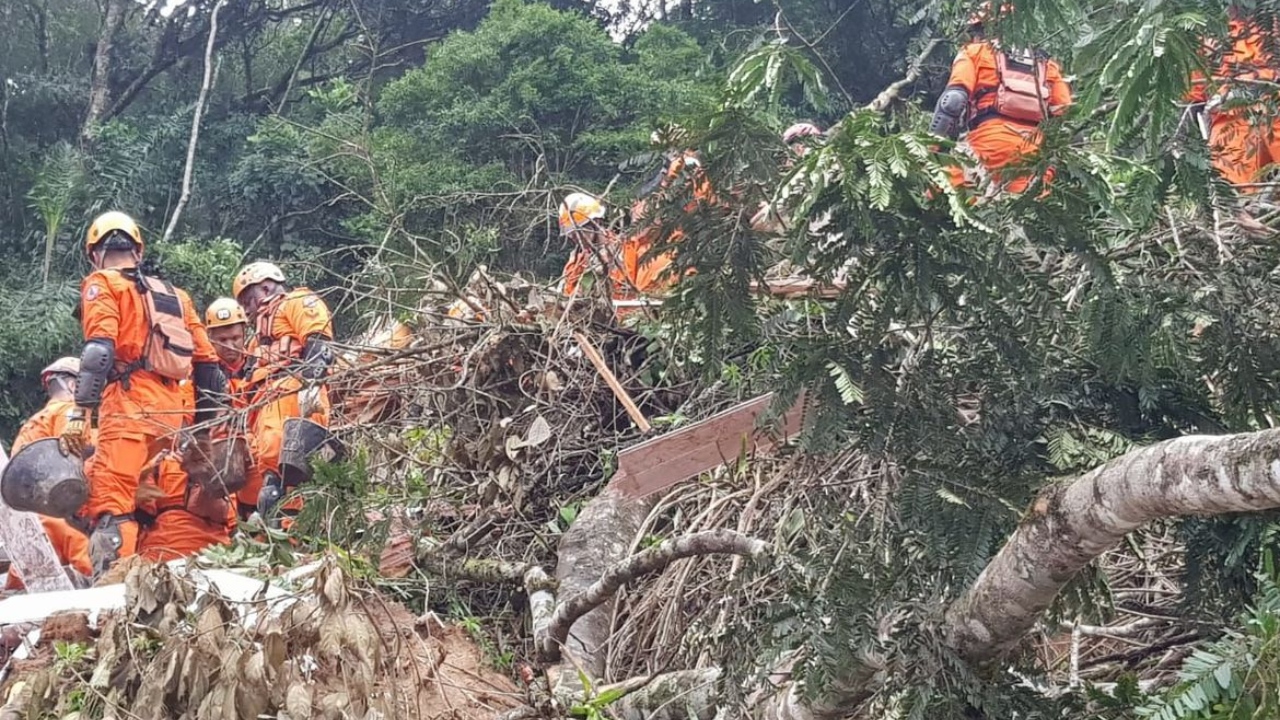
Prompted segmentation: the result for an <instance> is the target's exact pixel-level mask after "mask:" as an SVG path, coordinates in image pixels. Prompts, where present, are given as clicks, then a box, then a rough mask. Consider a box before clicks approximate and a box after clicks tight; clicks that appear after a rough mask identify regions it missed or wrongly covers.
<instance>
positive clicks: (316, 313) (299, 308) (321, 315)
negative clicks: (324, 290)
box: [280, 291, 333, 343]
mask: <svg viewBox="0 0 1280 720" xmlns="http://www.w3.org/2000/svg"><path fill="white" fill-rule="evenodd" d="M280 314H281V315H283V316H284V319H285V322H287V323H288V324H289V331H290V333H291V334H292V335H293V336H294V337H295V338H297V339H298V341H299V342H300V343H301V342H306V340H307V338H309V337H311V336H312V335H317V334H319V335H323V336H324V337H326V338H329V339H330V340H332V339H333V319H332V317H330V315H329V306H328V305H325V304H324V300H321V299H320V296H319V295H316V294H315V293H313V292H310V291H308V292H306V293H305V294H299V295H297V296H296V297H292V298H289V300H288V301H286V302H285V304H284V307H282V308H281V309H280Z"/></svg>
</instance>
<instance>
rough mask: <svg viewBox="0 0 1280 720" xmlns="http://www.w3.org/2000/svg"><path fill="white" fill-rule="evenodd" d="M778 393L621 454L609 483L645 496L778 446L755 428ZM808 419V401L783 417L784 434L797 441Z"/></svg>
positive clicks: (632, 494)
mask: <svg viewBox="0 0 1280 720" xmlns="http://www.w3.org/2000/svg"><path fill="white" fill-rule="evenodd" d="M773 397H774V395H773V393H768V394H767V395H761V396H760V397H758V398H755V399H753V400H748V401H747V402H744V403H742V404H741V405H736V406H734V407H731V408H729V409H728V410H725V411H724V412H722V413H719V414H717V415H713V416H711V417H709V418H707V419H706V420H702V421H699V422H696V423H694V424H692V425H689V426H687V427H683V428H680V429H679V430H675V431H672V432H669V433H667V434H665V435H662V436H660V437H656V438H653V439H652V440H646V441H644V442H642V443H640V444H638V445H633V446H631V447H629V448H627V449H626V450H623V451H622V452H621V453H618V472H617V473H616V474H615V475H614V476H613V480H612V481H610V485H612V486H613V487H614V488H616V489H617V490H619V491H621V492H622V493H623V494H625V495H629V496H631V497H636V498H641V497H644V496H646V495H650V494H652V493H655V492H658V491H659V490H663V489H665V488H668V487H671V486H672V485H675V484H676V483H678V482H682V481H684V480H687V479H689V478H691V477H694V476H696V475H699V474H701V473H704V472H707V471H708V470H712V469H714V468H716V467H719V466H720V465H723V464H725V463H726V462H732V461H733V460H734V459H736V458H737V457H738V454H739V453H740V452H742V449H743V445H744V443H745V445H746V448H747V450H748V451H749V452H760V451H762V450H768V449H771V448H773V447H774V446H775V445H776V444H777V443H776V441H775V438H774V437H773V436H772V435H770V434H769V433H767V432H764V431H762V430H760V429H759V428H757V427H756V419H757V418H759V417H760V415H762V414H763V413H764V412H765V410H767V409H768V407H769V403H771V402H773ZM803 415H804V397H803V396H801V398H800V399H799V400H797V401H796V404H795V405H794V406H792V408H791V409H790V410H788V411H787V412H786V414H785V415H783V417H782V428H781V431H780V432H781V435H782V437H783V438H789V437H795V436H796V435H797V434H798V433H799V432H800V424H801V421H802V419H803Z"/></svg>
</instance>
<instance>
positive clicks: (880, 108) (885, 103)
mask: <svg viewBox="0 0 1280 720" xmlns="http://www.w3.org/2000/svg"><path fill="white" fill-rule="evenodd" d="M941 44H942V40H941V39H939V38H934V39H933V40H930V41H929V44H928V45H926V46H925V48H924V50H923V51H922V52H921V53H920V54H919V55H917V56H916V59H915V60H913V61H912V62H911V65H910V67H908V68H907V74H906V75H905V76H903V78H902V79H901V80H897V81H894V82H893V83H890V85H889V87H887V88H885V89H884V90H882V91H881V92H880V94H879V95H877V96H876V99H875V100H872V101H871V104H870V105H867V107H868V108H870V109H871V110H874V111H876V112H884V111H885V110H887V109H888V107H889V103H891V102H893V101H894V100H896V99H897V97H898V93H900V92H902V88H904V87H906V86H908V85H910V84H911V83H913V82H915V81H916V80H918V79H920V71H921V70H922V69H923V68H924V62H925V60H928V59H929V56H930V55H932V54H933V51H934V50H936V49H937V48H938V46H939V45H941Z"/></svg>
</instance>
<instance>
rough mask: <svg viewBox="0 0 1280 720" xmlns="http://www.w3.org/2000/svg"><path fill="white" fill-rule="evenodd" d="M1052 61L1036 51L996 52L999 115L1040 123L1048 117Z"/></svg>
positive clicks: (996, 108)
mask: <svg viewBox="0 0 1280 720" xmlns="http://www.w3.org/2000/svg"><path fill="white" fill-rule="evenodd" d="M1048 69H1049V61H1048V60H1045V59H1043V58H1040V57H1037V56H1036V54H1035V53H1034V51H1020V52H1017V53H1016V54H1014V55H1013V56H1012V57H1010V53H1006V52H1005V51H1003V50H997V51H996V78H997V79H996V90H995V93H996V102H995V106H994V110H995V112H996V113H997V114H998V115H1001V116H1003V117H1007V118H1009V119H1011V120H1021V121H1024V122H1033V123H1038V122H1040V121H1042V120H1044V119H1045V118H1047V117H1049V73H1048Z"/></svg>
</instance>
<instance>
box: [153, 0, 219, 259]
mask: <svg viewBox="0 0 1280 720" xmlns="http://www.w3.org/2000/svg"><path fill="white" fill-rule="evenodd" d="M224 4H225V1H224V0H218V2H217V3H215V4H214V6H213V13H212V14H211V15H210V16H209V42H208V44H206V45H205V48H204V79H203V80H201V82H200V95H199V96H198V97H196V107H195V113H194V116H193V117H192V118H191V141H190V142H188V143H187V167H186V169H184V170H183V171H182V194H181V195H179V196H178V205H177V206H176V207H174V209H173V215H172V216H170V218H169V225H168V227H166V228H165V229H164V241H165V242H169V240H170V239H171V238H172V237H173V231H174V230H175V229H176V228H177V227H178V220H179V219H181V218H182V211H183V210H184V209H185V208H186V207H187V203H188V202H191V177H192V175H193V174H194V173H195V167H196V144H197V143H198V142H199V141H200V122H201V121H202V120H204V106H205V103H206V102H208V100H209V87H210V86H211V85H213V73H214V69H213V50H214V44H215V43H216V42H217V39H218V12H219V11H220V10H222V6H223V5H224Z"/></svg>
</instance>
